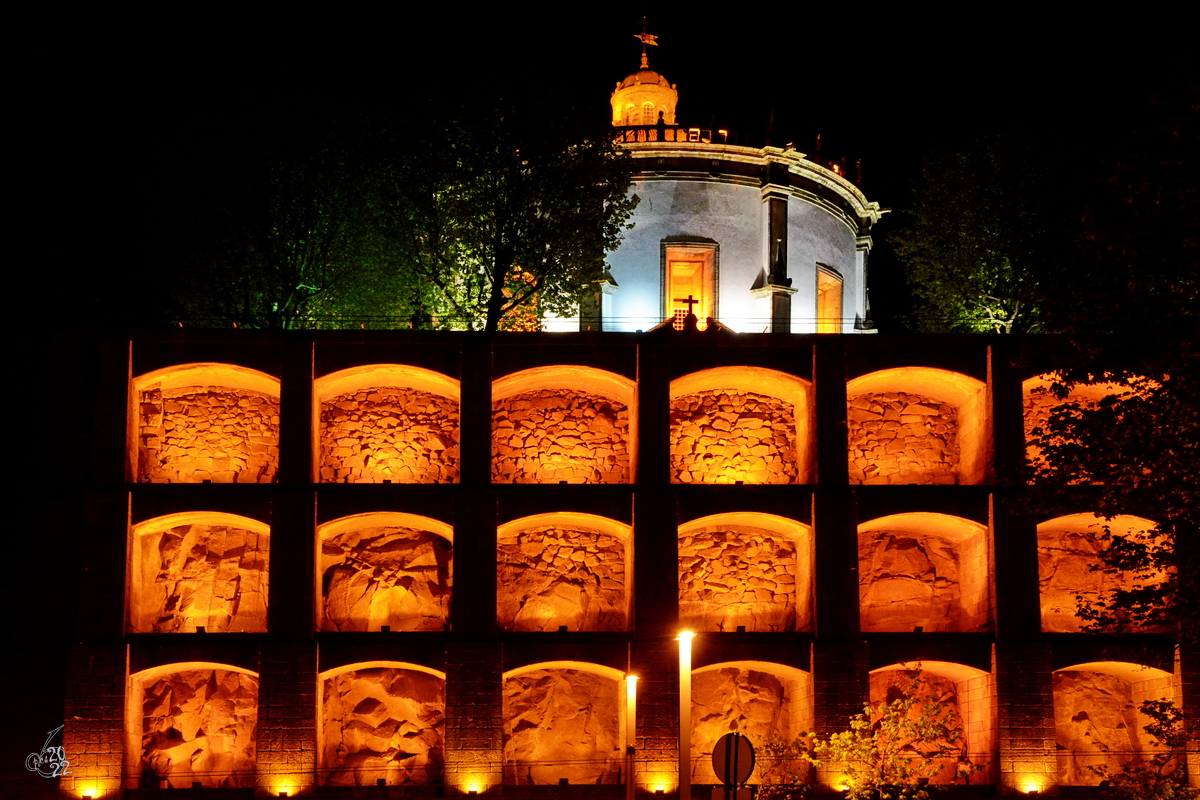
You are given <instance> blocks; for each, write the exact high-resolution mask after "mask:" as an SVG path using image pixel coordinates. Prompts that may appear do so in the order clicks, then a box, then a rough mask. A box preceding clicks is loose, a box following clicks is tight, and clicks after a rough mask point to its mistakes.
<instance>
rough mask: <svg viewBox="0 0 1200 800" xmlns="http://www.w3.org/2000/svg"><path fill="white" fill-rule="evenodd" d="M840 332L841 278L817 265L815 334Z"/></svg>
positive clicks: (829, 268)
mask: <svg viewBox="0 0 1200 800" xmlns="http://www.w3.org/2000/svg"><path fill="white" fill-rule="evenodd" d="M841 332H842V276H841V275H840V274H839V273H838V271H837V270H835V269H834V268H833V267H827V266H825V265H824V264H817V333H841Z"/></svg>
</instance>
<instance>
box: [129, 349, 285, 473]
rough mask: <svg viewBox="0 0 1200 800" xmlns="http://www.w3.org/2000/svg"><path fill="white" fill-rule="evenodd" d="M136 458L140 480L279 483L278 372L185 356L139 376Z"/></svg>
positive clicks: (133, 433) (132, 436)
mask: <svg viewBox="0 0 1200 800" xmlns="http://www.w3.org/2000/svg"><path fill="white" fill-rule="evenodd" d="M131 389H132V391H131V392H130V398H129V401H130V405H129V428H128V430H129V460H130V465H131V466H132V472H133V479H134V480H135V481H136V482H138V483H206V482H211V483H274V482H275V476H276V472H277V471H278V468H279V379H278V378H275V377H273V376H271V375H267V374H266V373H264V372H259V371H257V370H252V369H247V368H246V367H239V366H236V365H234V364H217V363H197V364H180V365H177V366H173V367H166V368H164V369H159V370H155V371H153V372H147V373H145V374H144V375H140V376H138V377H136V378H134V379H133V382H132V387H131Z"/></svg>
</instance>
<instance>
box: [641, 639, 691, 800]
mask: <svg viewBox="0 0 1200 800" xmlns="http://www.w3.org/2000/svg"><path fill="white" fill-rule="evenodd" d="M629 672H630V674H632V675H636V676H637V678H638V698H637V752H636V754H635V756H634V781H635V783H636V784H637V792H638V794H654V792H655V790H656V789H664V790H665V791H666V792H668V793H670V792H672V791H676V790H677V788H678V786H679V775H678V769H679V766H678V764H679V644H678V642H676V641H674V640H673V638H665V637H664V638H660V639H659V640H657V641H652V642H651V641H643V642H634V643H633V645H632V646H631V648H630V653H629Z"/></svg>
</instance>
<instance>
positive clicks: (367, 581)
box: [319, 526, 454, 631]
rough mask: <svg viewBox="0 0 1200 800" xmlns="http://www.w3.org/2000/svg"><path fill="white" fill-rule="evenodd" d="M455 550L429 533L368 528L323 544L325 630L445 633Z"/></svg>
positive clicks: (344, 534) (408, 529)
mask: <svg viewBox="0 0 1200 800" xmlns="http://www.w3.org/2000/svg"><path fill="white" fill-rule="evenodd" d="M453 554H454V550H453V547H452V546H451V544H450V542H449V541H447V540H446V539H444V538H442V537H441V536H438V535H437V534H435V533H432V532H430V531H423V530H418V529H416V528H405V527H397V526H364V527H362V528H356V529H354V530H350V531H345V532H343V533H340V534H338V535H335V536H330V537H328V538H325V539H324V540H323V541H322V542H321V555H320V565H319V569H320V571H321V597H322V613H321V630H326V631H378V630H380V628H381V626H383V625H387V626H389V627H390V628H391V630H394V631H440V630H444V629H446V627H447V625H448V624H449V622H450V592H451V588H452V584H453V576H452V568H453V564H452V561H453Z"/></svg>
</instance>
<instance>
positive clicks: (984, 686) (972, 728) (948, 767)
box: [870, 661, 998, 784]
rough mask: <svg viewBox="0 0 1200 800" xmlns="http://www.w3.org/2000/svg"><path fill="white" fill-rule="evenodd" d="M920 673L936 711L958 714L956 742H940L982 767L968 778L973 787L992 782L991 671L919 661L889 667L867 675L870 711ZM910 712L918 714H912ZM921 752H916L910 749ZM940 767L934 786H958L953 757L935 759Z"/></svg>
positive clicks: (993, 692)
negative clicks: (942, 709) (939, 708)
mask: <svg viewBox="0 0 1200 800" xmlns="http://www.w3.org/2000/svg"><path fill="white" fill-rule="evenodd" d="M918 671H919V672H920V675H921V677H922V679H923V684H924V685H923V687H922V689H921V690H920V691H921V692H922V694H924V693H925V692H928V695H929V696H930V697H932V698H933V700H934V702H935V703H936V705H938V706H950V707H952V708H953V709H954V712H955V713H956V714H957V715H958V720H959V726H958V729H959V730H960V731H961V732H962V733H961V738H960V739H959V740H958V741H957V742H953V743H943V744H944V745H945V746H947V749H948V750H950V751H954V752H957V753H960V754H961V755H964V756H966V757H967V758H969V759H970V760H971V763H972V764H974V765H976V766H979V767H982V769H980V770H979V771H978V772H976V773H974V774H972V775H971V776H970V783H972V784H989V783H994V782H995V780H996V776H995V768H996V764H995V754H996V748H997V744H998V742H997V740H996V732H995V719H996V688H995V686H996V684H995V679H994V677H993V675H992V673H990V672H984V671H983V670H981V669H977V668H976V667H970V666H967V665H966V664H956V663H953V662H949V661H921V662H919V663H900V664H891V665H889V666H886V667H881V668H879V669H875V670H871V689H870V692H871V693H870V698H871V706H872V707H874V708H879V707H882V706H883V705H884V704H886V703H888V702H890V701H891V700H892V699H894V696H893V694H892V693H893V692H896V691H899V689H898V687H899V686H901V685H903V683H904V682H905V681H906V680H908V679H909V678H911V677H912V676H914V675H916V674H917V673H918ZM912 713H919V711H918V710H917V709H914V711H913V712H912ZM914 751H915V752H917V753H919V752H920V749H919V747H917V748H914ZM936 760H937V761H940V762H941V767H942V768H941V771H940V772H938V773H937V775H935V776H934V777H932V778H930V781H929V782H930V783H933V784H953V783H961V782H962V780H963V778H962V777H960V776H959V774H958V764H959V759H958V757H957V756H950V757H943V758H939V759H936Z"/></svg>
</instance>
